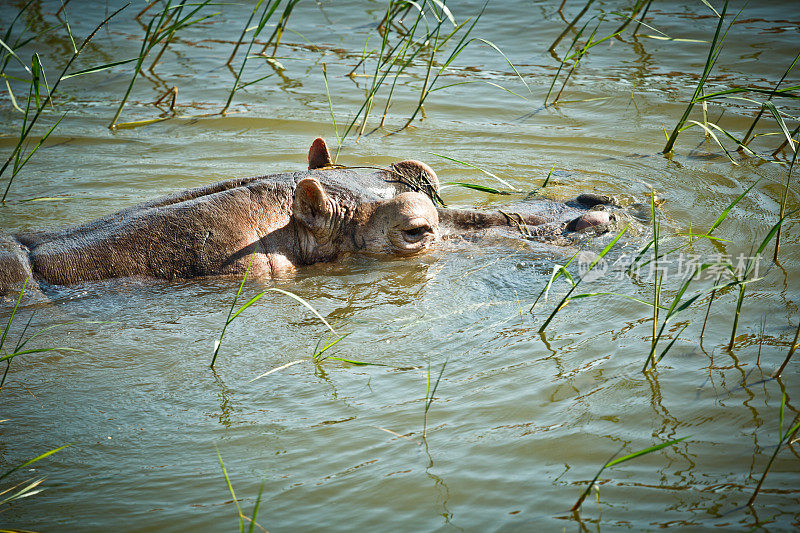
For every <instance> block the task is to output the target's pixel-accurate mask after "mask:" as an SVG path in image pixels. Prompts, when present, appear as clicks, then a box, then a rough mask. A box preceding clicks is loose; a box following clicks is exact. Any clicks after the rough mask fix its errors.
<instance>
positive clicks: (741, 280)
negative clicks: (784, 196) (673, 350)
mask: <svg viewBox="0 0 800 533" xmlns="http://www.w3.org/2000/svg"><path fill="white" fill-rule="evenodd" d="M798 210H800V209H795V210H794V211H792V212H790V213H786V214H784V215H782V216H781V217H780V219H779V220H778V222H776V223H775V224H774V225H773V226H772V228H771V229H770V230H769V231H768V232H767V235H766V236H765V237H764V239H763V240H762V241H761V244H760V245H759V247H758V250H756V253H755V254H754V255H752V256H750V257H749V259H748V260H747V265H746V266H745V270H744V273H743V274H742V276H741V277H738V276H737V275H736V272H735V270H734V269H733V268H730V271H731V276H732V277H733V278H734V280H735V283H736V284H737V285H738V286H739V297H738V299H737V301H736V312H735V314H734V318H733V327H732V329H731V339H730V342H728V350H733V345H734V342H735V340H736V330H737V328H738V326H739V316H740V314H741V310H742V304H743V303H744V292H745V288H746V287H747V285H749V284H750V283H753V282H755V281H758V280H760V279H761V278H752V279H748V278H749V277H750V275H751V274H752V272H753V270H754V269H755V267H756V265H757V264H758V262H759V261H760V260H761V252H763V251H764V248H766V247H767V245H768V244H769V242H770V241H771V240H772V239H773V238H775V236H776V235H777V233H778V231H779V230H780V228H781V226H782V225H783V221H784V220H785V219H786V217H788V216H790V215H793V214H794V213H796V212H797V211H798Z"/></svg>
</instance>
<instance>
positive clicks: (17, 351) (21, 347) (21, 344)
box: [0, 276, 81, 389]
mask: <svg viewBox="0 0 800 533" xmlns="http://www.w3.org/2000/svg"><path fill="white" fill-rule="evenodd" d="M28 281H30V276H28V277H27V278H25V281H24V283H23V284H22V288H21V289H20V291H19V296H18V297H17V301H16V302H15V303H14V308H13V309H12V310H11V315H10V316H9V317H8V322H7V323H6V326H5V328H3V332H2V334H0V363H2V362H3V361H5V363H6V369H5V370H4V371H3V377H2V378H0V389H2V387H3V385H4V384H5V382H6V376H8V371H9V370H10V369H11V361H13V360H14V358H15V357H19V356H20V355H29V354H33V353H45V352H55V351H58V352H81V350H78V349H76V348H67V347H64V346H58V347H52V348H28V349H25V346H26V345H27V344H28V343H29V342H30V341H32V340H33V339H35V338H37V337H38V336H40V335H41V334H43V333H44V332H46V331H49V330H51V329H53V328H56V327H60V326H63V325H64V324H54V325H52V326H47V327H45V328H42V329H41V330H39V331H37V332H36V333H34V334H33V335H30V336H28V338H25V334H26V333H27V332H28V328H29V327H30V325H31V321H32V320H33V316H34V314H35V312H34V313H31V315H30V317H29V318H28V322H27V323H26V324H25V327H24V328H23V329H22V332H21V333H20V335H19V338H18V339H17V344H16V345H15V346H14V348H13V349H12V350H11V351H10V352H4V351H3V347H4V346H5V343H6V341H7V340H8V334H9V332H10V331H11V325H12V324H13V323H14V317H16V316H17V310H18V309H19V304H20V302H21V301H22V296H23V294H25V288H26V287H27V286H28Z"/></svg>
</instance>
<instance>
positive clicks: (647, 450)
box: [570, 436, 689, 512]
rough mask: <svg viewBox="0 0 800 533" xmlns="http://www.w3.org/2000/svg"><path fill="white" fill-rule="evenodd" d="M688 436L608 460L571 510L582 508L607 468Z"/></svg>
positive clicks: (675, 442)
mask: <svg viewBox="0 0 800 533" xmlns="http://www.w3.org/2000/svg"><path fill="white" fill-rule="evenodd" d="M688 438H689V437H688V436H686V437H681V438H680V439H675V440H671V441H668V442H662V443H661V444H656V445H655V446H650V447H649V448H644V449H642V450H639V451H636V452H633V453H629V454H628V455H625V456H623V457H619V458H617V459H612V460H611V461H608V462H606V463H605V464H604V465H603V466H601V467H600V470H599V471H598V472H597V474H596V475H595V476H594V478H593V479H592V481H591V482H590V483H589V486H588V487H587V488H586V490H585V491H584V492H583V493H582V494H581V495H580V497H579V498H578V501H576V502H575V505H573V506H572V509H570V511H572V512H576V511H577V510H578V509H580V507H581V504H583V501H584V500H585V499H586V497H587V496H588V495H589V493H590V492H591V491H592V487H593V486H594V484H595V482H596V481H597V480H598V479H599V478H600V474H602V473H603V470H605V469H606V468H609V467H612V466H614V465H618V464H620V463H624V462H626V461H630V460H631V459H636V458H637V457H641V456H642V455H647V454H648V453H653V452H657V451H658V450H661V449H663V448H666V447H667V446H672V445H674V444H677V443H679V442H681V441H684V440H686V439H688Z"/></svg>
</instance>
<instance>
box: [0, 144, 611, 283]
mask: <svg viewBox="0 0 800 533" xmlns="http://www.w3.org/2000/svg"><path fill="white" fill-rule="evenodd" d="M308 159H309V170H308V171H305V172H295V173H287V174H275V175H270V176H262V177H254V178H244V179H232V180H228V181H223V182H220V183H217V184H214V185H209V186H207V187H200V188H195V189H189V190H186V191H182V192H179V193H177V194H174V195H172V196H168V197H165V198H160V199H157V200H154V201H151V202H147V203H144V204H141V205H138V206H135V207H131V208H128V209H124V210H122V211H119V212H118V213H114V214H111V215H108V216H106V217H104V218H101V219H99V220H96V221H93V222H89V223H86V224H83V225H80V226H76V227H69V228H63V229H58V230H55V231H44V232H36V233H19V234H14V235H0V295H3V294H8V293H10V292H13V291H18V290H19V289H20V287H21V286H22V283H23V282H24V280H25V279H26V278H27V277H29V276H30V277H31V278H32V279H33V280H35V281H37V282H39V283H42V282H44V283H48V284H55V285H68V284H72V283H76V282H80V281H92V280H102V279H109V278H117V277H129V276H144V277H152V278H160V279H167V280H170V279H187V278H194V277H200V276H218V275H232V274H236V275H241V274H242V273H243V272H244V271H245V270H246V268H247V267H248V264H250V261H251V259H252V266H251V273H252V275H254V276H261V277H283V276H287V275H291V273H292V272H294V270H295V269H296V268H297V267H299V266H302V265H309V264H313V263H318V262H325V261H333V260H336V259H337V258H338V257H341V256H342V255H345V254H348V253H352V252H361V253H367V254H375V255H393V256H396V255H411V254H416V253H419V252H421V251H423V250H425V249H427V248H429V247H430V246H431V245H432V244H433V243H434V242H436V241H437V240H438V239H440V238H441V236H442V233H445V234H448V233H459V232H470V231H473V232H474V231H480V230H485V229H486V228H487V227H491V226H511V227H514V226H518V227H519V226H520V224H522V225H528V226H533V228H534V230H536V228H540V229H541V230H542V231H541V234H542V235H544V234H556V233H559V234H560V233H562V232H565V231H576V230H581V229H585V228H589V227H600V226H602V225H603V224H606V223H607V222H608V221H609V215H608V213H606V212H603V211H588V212H586V206H585V205H583V206H582V208H581V209H583V211H580V210H578V211H576V210H575V209H573V210H572V211H567V214H568V216H572V217H573V218H572V219H571V220H569V221H564V220H561V219H563V218H564V215H563V213H562V214H561V215H559V216H560V218H559V217H551V218H546V217H543V216H541V215H526V216H524V217H523V218H521V219H520V218H518V217H519V216H518V215H517V216H514V215H511V216H508V215H505V214H503V213H501V212H494V213H488V212H480V211H473V210H455V209H444V208H438V209H437V208H436V207H434V204H433V201H432V198H437V197H438V196H437V191H438V179H437V177H436V174H435V173H434V172H433V170H431V169H430V167H428V166H427V165H425V164H424V163H420V162H418V161H403V162H400V163H397V164H395V165H392V168H391V169H389V170H378V171H375V172H372V173H370V174H367V175H365V174H362V173H358V172H355V171H354V170H351V169H344V168H340V167H337V166H335V165H333V164H332V160H331V157H330V153H329V151H328V149H327V146H326V145H325V142H324V141H323V140H322V139H317V140H315V141H314V143H313V144H312V146H311V149H310V151H309V158H308ZM594 200H597V198H594ZM594 200H593V201H594ZM589 203H591V202H589ZM596 203H602V202H601V201H597V202H596ZM575 213H578V215H577V218H575ZM440 224H441V227H440Z"/></svg>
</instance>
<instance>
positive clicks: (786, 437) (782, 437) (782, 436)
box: [747, 337, 800, 505]
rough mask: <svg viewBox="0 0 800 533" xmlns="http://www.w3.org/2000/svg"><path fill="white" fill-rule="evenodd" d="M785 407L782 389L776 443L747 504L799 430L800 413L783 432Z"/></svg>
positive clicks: (757, 491)
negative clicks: (784, 446)
mask: <svg viewBox="0 0 800 533" xmlns="http://www.w3.org/2000/svg"><path fill="white" fill-rule="evenodd" d="M796 341H797V337H795V342H796ZM787 361H788V359H787ZM785 407H786V392H785V391H784V392H783V394H782V395H781V409H780V415H779V417H778V445H777V446H775V451H774V452H772V456H771V457H770V458H769V461H768V462H767V466H766V468H764V473H763V474H762V475H761V479H759V480H758V485H756V488H755V490H754V491H753V495H752V496H750V499H749V500H748V501H747V505H753V503H754V502H755V501H756V497H757V496H758V493H759V491H761V485H763V484H764V480H765V479H766V478H767V474H769V471H770V468H772V463H773V462H774V461H775V457H777V456H778V452H780V451H781V448H783V445H784V444H786V443H787V442H789V441H790V440H791V439H792V437H793V436H794V435H795V434H796V433H797V431H798V430H800V415H798V416H797V417H795V421H796V422H797V423H796V424H795V425H793V426H791V427H790V428H789V429H787V430H786V432H785V433H784V432H783V411H784V408H785Z"/></svg>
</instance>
